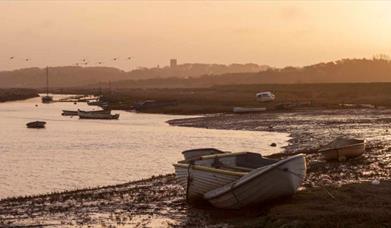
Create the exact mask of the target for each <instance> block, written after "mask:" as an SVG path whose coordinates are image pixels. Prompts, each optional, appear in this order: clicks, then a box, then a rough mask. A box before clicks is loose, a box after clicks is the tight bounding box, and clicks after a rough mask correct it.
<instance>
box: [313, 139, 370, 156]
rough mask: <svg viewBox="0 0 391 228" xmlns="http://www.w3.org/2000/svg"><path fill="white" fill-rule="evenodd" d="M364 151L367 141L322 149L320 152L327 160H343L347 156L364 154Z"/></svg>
mask: <svg viewBox="0 0 391 228" xmlns="http://www.w3.org/2000/svg"><path fill="white" fill-rule="evenodd" d="M364 151H365V143H359V144H356V145H352V146H348V147H344V148H335V149H327V150H321V151H320V152H321V153H322V155H323V157H324V159H326V160H343V159H345V158H352V157H358V156H360V155H362V154H363V153H364Z"/></svg>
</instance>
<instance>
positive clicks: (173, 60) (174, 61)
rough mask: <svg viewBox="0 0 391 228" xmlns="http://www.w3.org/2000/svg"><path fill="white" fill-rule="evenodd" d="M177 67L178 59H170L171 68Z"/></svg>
mask: <svg viewBox="0 0 391 228" xmlns="http://www.w3.org/2000/svg"><path fill="white" fill-rule="evenodd" d="M176 65H177V61H176V59H170V67H171V68H173V67H176Z"/></svg>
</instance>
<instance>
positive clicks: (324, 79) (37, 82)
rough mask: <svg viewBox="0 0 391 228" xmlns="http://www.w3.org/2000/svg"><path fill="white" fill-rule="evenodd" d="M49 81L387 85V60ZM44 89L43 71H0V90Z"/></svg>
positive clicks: (100, 72)
mask: <svg viewBox="0 0 391 228" xmlns="http://www.w3.org/2000/svg"><path fill="white" fill-rule="evenodd" d="M49 81H50V86H51V87H55V88H67V87H88V88H94V87H95V88H98V87H109V86H111V87H112V88H197V87H210V86H215V85H233V84H235V85H236V84H302V83H358V82H391V61H390V60H387V59H383V58H374V59H342V60H338V61H333V62H327V63H318V64H314V65H309V66H304V67H285V68H270V67H267V66H260V65H256V64H244V65H240V64H231V65H217V64H182V65H177V66H175V67H163V68H160V67H156V68H141V69H137V70H133V71H130V72H125V71H122V70H119V69H116V68H111V67H76V66H65V67H51V68H50V80H49ZM109 84H110V85H109ZM44 86H45V73H44V69H40V68H27V69H20V70H15V71H3V72H0V87H24V88H26V87H27V88H42V87H44Z"/></svg>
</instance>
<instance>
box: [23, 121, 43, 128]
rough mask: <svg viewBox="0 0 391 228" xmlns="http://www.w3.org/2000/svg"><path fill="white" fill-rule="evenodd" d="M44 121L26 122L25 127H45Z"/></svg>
mask: <svg viewBox="0 0 391 228" xmlns="http://www.w3.org/2000/svg"><path fill="white" fill-rule="evenodd" d="M45 124H46V122H45V121H33V122H29V123H27V124H26V126H27V128H45Z"/></svg>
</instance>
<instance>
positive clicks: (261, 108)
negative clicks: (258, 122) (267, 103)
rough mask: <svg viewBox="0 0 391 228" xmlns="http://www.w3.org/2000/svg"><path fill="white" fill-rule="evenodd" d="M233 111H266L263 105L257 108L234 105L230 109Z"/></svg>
mask: <svg viewBox="0 0 391 228" xmlns="http://www.w3.org/2000/svg"><path fill="white" fill-rule="evenodd" d="M232 111H233V112H234V113H252V112H264V111H266V108H265V107H259V108H250V107H234V108H233V109H232Z"/></svg>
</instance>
